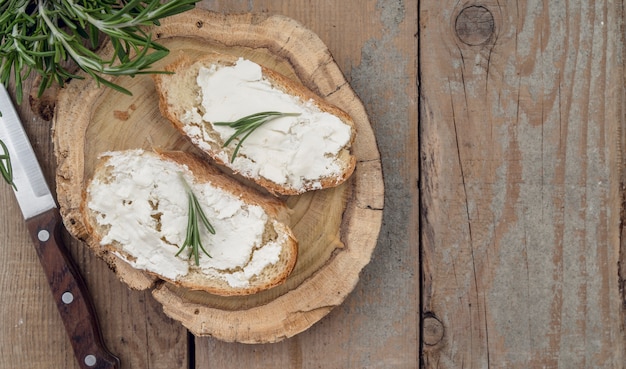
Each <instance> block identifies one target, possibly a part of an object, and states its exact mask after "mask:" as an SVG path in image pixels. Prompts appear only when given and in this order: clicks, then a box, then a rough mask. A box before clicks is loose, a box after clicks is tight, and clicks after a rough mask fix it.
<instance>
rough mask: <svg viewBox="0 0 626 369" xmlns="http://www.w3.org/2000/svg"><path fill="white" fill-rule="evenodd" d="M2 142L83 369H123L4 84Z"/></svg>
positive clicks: (0, 89) (1, 88)
mask: <svg viewBox="0 0 626 369" xmlns="http://www.w3.org/2000/svg"><path fill="white" fill-rule="evenodd" d="M0 112H1V113H2V116H1V117H0V140H2V141H3V142H4V143H5V145H6V146H7V149H8V153H9V156H10V158H11V164H12V168H13V183H14V185H15V186H14V191H15V197H16V198H17V202H18V204H19V206H20V208H21V210H22V214H23V215H24V219H25V220H26V225H27V227H28V231H29V233H30V235H31V237H32V238H33V241H34V244H35V248H36V249H37V255H38V256H39V261H40V262H41V265H42V267H43V269H44V272H45V274H46V278H47V279H48V284H49V285H50V290H51V291H52V295H53V296H54V300H55V302H56V305H57V308H58V310H59V313H60V314H61V318H62V320H63V324H64V325H65V330H66V331H67V334H68V336H69V339H70V341H71V343H72V348H73V349H74V354H75V355H76V359H77V360H78V365H79V367H80V368H82V369H113V368H119V366H120V361H119V359H118V358H117V357H116V356H114V355H113V354H112V353H111V352H109V350H108V349H107V348H106V346H105V345H104V341H103V339H102V334H101V332H100V328H99V326H98V319H97V316H96V312H95V309H94V307H93V304H92V302H91V297H90V295H89V292H88V291H87V287H86V285H85V282H84V280H83V278H82V276H81V275H80V272H79V271H78V268H77V267H76V264H74V262H73V260H72V257H71V255H70V254H69V252H68V250H67V248H66V247H65V244H64V243H63V239H62V238H61V233H60V226H61V216H60V214H59V211H58V208H57V204H56V202H55V200H54V198H53V197H52V193H51V192H50V189H49V187H48V185H47V183H46V179H45V178H44V176H43V172H42V171H41V167H40V166H39V163H38V162H37V158H36V156H35V152H34V151H33V148H32V147H31V145H30V142H29V141H28V136H27V135H26V132H25V131H24V127H23V126H22V124H21V122H20V118H19V116H18V114H17V112H16V111H15V107H14V106H13V103H12V102H11V98H10V96H9V94H8V93H7V90H6V88H5V87H4V85H2V84H0Z"/></svg>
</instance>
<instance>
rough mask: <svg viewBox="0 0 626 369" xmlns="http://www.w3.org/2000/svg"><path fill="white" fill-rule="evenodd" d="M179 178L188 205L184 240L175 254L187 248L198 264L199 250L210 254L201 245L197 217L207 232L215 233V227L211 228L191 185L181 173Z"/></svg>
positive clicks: (207, 254)
mask: <svg viewBox="0 0 626 369" xmlns="http://www.w3.org/2000/svg"><path fill="white" fill-rule="evenodd" d="M180 178H181V181H182V182H183V185H184V187H185V190H186V191H187V198H188V201H189V205H188V211H187V232H186V235H185V241H184V242H183V244H182V246H181V247H180V249H179V250H178V252H177V253H176V256H178V255H180V253H181V252H182V251H183V250H185V249H187V248H189V249H190V253H189V257H190V258H191V257H192V256H193V258H194V262H195V264H196V265H200V250H202V252H204V254H205V255H206V256H208V257H211V255H209V253H208V252H207V251H206V249H205V248H204V246H203V245H202V241H201V238H200V224H199V223H198V218H200V222H202V224H203V225H204V226H205V227H206V229H207V230H208V231H209V233H211V234H215V228H213V226H212V225H211V223H210V222H209V220H208V218H207V216H206V214H204V211H203V210H202V207H201V206H200V202H199V201H198V198H197V197H196V195H195V194H194V193H193V191H192V190H191V186H189V184H188V183H187V181H185V178H184V177H183V175H182V174H180Z"/></svg>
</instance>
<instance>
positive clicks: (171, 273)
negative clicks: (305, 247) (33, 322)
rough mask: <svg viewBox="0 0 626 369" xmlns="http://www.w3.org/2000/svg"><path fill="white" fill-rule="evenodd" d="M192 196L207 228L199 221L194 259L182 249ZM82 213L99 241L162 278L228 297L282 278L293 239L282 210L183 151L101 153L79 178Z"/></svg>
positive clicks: (292, 258) (291, 261)
mask: <svg viewBox="0 0 626 369" xmlns="http://www.w3.org/2000/svg"><path fill="white" fill-rule="evenodd" d="M189 191H192V193H193V194H194V195H195V196H196V198H197V199H198V201H199V203H200V206H201V208H202V209H203V211H204V213H205V214H206V216H207V218H208V220H209V222H210V223H211V225H212V226H213V227H214V230H215V234H210V233H209V232H208V231H207V229H206V227H205V226H204V225H202V223H201V222H199V224H200V225H199V229H200V234H201V236H200V237H201V241H202V245H203V246H204V249H205V250H206V251H207V252H208V254H209V255H210V257H209V256H207V255H205V254H204V253H203V252H202V251H201V250H200V249H199V252H198V254H199V263H198V265H196V262H195V258H194V257H192V256H191V255H190V251H189V250H190V248H185V249H184V250H183V251H182V252H181V253H180V255H179V256H176V254H177V253H178V251H179V249H180V248H181V245H182V244H183V242H184V240H185V238H186V232H187V228H188V214H189V204H190V199H189V197H188V195H189ZM82 211H83V217H84V219H85V222H86V224H87V227H88V228H89V231H90V233H91V234H92V235H94V237H92V239H93V242H97V244H98V245H99V246H100V247H104V248H106V249H108V250H109V252H111V253H113V254H115V255H116V256H117V257H119V258H121V259H122V260H124V261H126V262H127V263H129V264H130V265H131V266H133V267H134V268H136V269H140V270H144V271H146V272H148V273H150V274H153V275H156V276H158V278H161V279H163V280H166V281H170V282H172V283H175V284H178V285H181V286H184V287H187V288H190V289H194V290H204V291H207V292H209V293H213V294H217V295H223V296H230V295H246V294H252V293H256V292H259V291H262V290H265V289H268V288H270V287H273V286H276V285H278V284H280V283H282V282H283V281H285V279H286V278H287V276H288V275H289V274H290V273H291V271H292V270H293V268H294V266H295V263H296V259H297V253H298V250H297V242H296V240H295V237H294V235H293V233H292V231H291V230H290V229H289V227H288V226H287V223H286V222H287V220H288V216H289V214H288V209H287V207H286V206H285V205H284V204H283V203H282V202H280V201H279V200H277V199H276V198H274V197H271V196H268V195H261V194H259V193H257V192H255V191H253V190H251V189H249V188H247V187H244V186H243V185H241V184H239V183H238V182H236V181H235V180H234V179H232V178H229V177H228V176H226V175H224V174H220V173H219V171H218V170H217V169H215V168H212V167H211V166H209V165H207V164H206V162H205V161H203V160H200V159H199V158H198V157H196V156H194V155H192V154H188V153H184V152H151V151H143V150H126V151H116V152H108V153H105V154H103V155H102V156H101V158H100V161H99V162H98V166H97V167H96V169H95V172H94V175H93V178H92V179H91V180H90V181H89V182H88V183H87V184H86V188H85V193H84V201H83V204H82Z"/></svg>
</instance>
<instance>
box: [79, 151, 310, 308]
mask: <svg viewBox="0 0 626 369" xmlns="http://www.w3.org/2000/svg"><path fill="white" fill-rule="evenodd" d="M155 153H156V154H157V155H159V157H160V158H161V159H162V160H168V161H171V162H174V163H176V164H178V165H181V166H183V165H184V166H186V167H187V168H188V169H189V170H190V171H191V172H192V173H193V174H194V177H195V179H196V181H197V182H198V183H207V182H210V183H211V185H212V186H214V187H217V188H220V189H222V190H225V191H227V192H229V193H231V194H233V195H235V196H237V197H238V198H240V199H241V200H242V201H244V202H245V203H246V204H249V205H258V206H260V207H261V208H263V210H264V211H265V212H266V213H267V215H268V216H269V218H270V221H271V222H272V225H273V227H274V230H275V231H276V232H277V233H284V234H286V239H285V242H284V243H283V244H282V245H281V246H282V247H281V253H280V257H279V262H278V263H277V264H279V263H280V264H281V268H280V270H279V271H278V273H275V274H273V275H272V276H271V278H269V279H267V280H262V279H261V278H260V277H259V275H257V276H255V277H252V278H251V279H250V284H249V286H247V287H242V288H235V287H232V286H230V285H229V284H228V283H227V282H226V281H224V280H222V279H220V278H213V277H210V276H207V275H206V274H202V273H201V271H199V269H197V268H194V267H191V268H190V272H189V273H188V275H186V276H183V277H181V278H179V279H177V280H171V279H168V278H166V277H164V276H162V275H160V274H158V273H155V272H153V271H146V270H143V272H145V273H146V274H147V275H149V276H152V277H154V278H158V279H162V280H165V281H168V282H170V283H173V284H175V285H179V286H182V287H185V288H189V289H192V290H202V291H205V292H208V293H212V294H216V295H221V296H235V295H249V294H253V293H257V292H260V291H263V290H266V289H269V288H271V287H274V286H277V285H280V284H282V283H283V282H284V281H285V280H286V279H287V277H288V276H289V274H290V273H291V271H292V270H293V268H294V267H295V265H296V262H297V255H298V243H297V241H296V239H295V236H294V235H293V232H292V231H291V229H290V228H289V227H288V226H287V225H286V224H287V221H288V218H289V210H288V208H287V207H286V206H285V205H284V203H282V202H281V201H280V200H278V199H277V198H275V197H272V196H268V195H264V194H262V193H259V192H258V191H256V190H254V189H251V188H248V187H246V186H244V185H242V184H241V183H239V182H237V181H235V180H234V179H232V178H229V177H228V176H227V175H225V174H223V173H221V172H220V171H219V170H217V169H216V168H213V167H212V166H210V165H208V164H207V163H206V161H205V160H203V159H201V158H199V157H197V156H196V155H193V154H191V153H186V152H181V151H155ZM107 162H108V157H107V156H106V154H105V155H104V156H103V157H102V158H101V160H100V162H99V163H98V165H97V167H96V169H95V171H94V176H93V178H91V179H90V180H89V181H88V183H87V185H86V186H85V187H84V190H83V202H82V204H81V212H82V215H83V219H84V220H85V225H86V228H87V230H88V232H89V235H90V237H89V238H88V239H87V240H86V241H87V243H88V244H89V245H90V247H91V248H92V249H94V250H97V252H98V254H99V255H100V256H101V257H104V258H105V259H106V258H107V255H108V259H111V258H115V259H117V260H120V261H121V262H123V263H127V262H126V261H125V260H124V259H123V258H121V257H119V256H117V255H115V254H114V253H113V252H117V253H119V252H120V250H119V249H118V248H117V247H116V246H115V245H111V244H109V245H101V241H102V238H103V236H104V232H105V231H106V230H105V229H102V227H100V226H99V225H98V224H97V222H96V220H95V216H96V214H95V213H94V212H93V211H91V210H90V209H89V206H88V205H87V204H88V202H89V198H90V197H89V193H88V191H87V188H88V186H89V184H90V183H91V182H92V181H93V180H94V179H95V178H101V177H102V176H103V175H106V166H107ZM107 262H108V263H109V265H114V264H117V263H112V260H107ZM127 264H128V263H127ZM128 265H129V266H130V264H128ZM273 266H274V265H268V266H266V267H265V269H264V270H263V271H262V272H261V273H260V275H263V274H264V273H265V272H266V271H267V270H269V269H268V268H270V269H272V268H273ZM131 268H132V266H131ZM131 287H133V286H132V285H131Z"/></svg>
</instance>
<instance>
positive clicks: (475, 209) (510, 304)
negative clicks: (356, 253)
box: [420, 1, 626, 368]
mask: <svg viewBox="0 0 626 369" xmlns="http://www.w3.org/2000/svg"><path fill="white" fill-rule="evenodd" d="M622 6H623V5H622V4H621V2H620V3H619V4H617V3H613V2H608V1H582V2H573V1H562V2H526V1H523V2H517V1H515V2H514V1H483V2H454V1H445V2H439V1H424V2H422V4H421V9H422V11H421V14H420V22H421V40H422V43H421V48H420V52H421V53H420V55H421V60H420V65H421V75H422V77H423V78H422V79H421V84H422V91H423V95H422V97H421V98H422V100H423V102H424V104H423V106H422V107H421V110H420V116H421V130H420V135H421V139H422V145H421V151H420V154H421V164H422V168H423V169H422V174H423V176H422V178H423V179H424V181H423V182H422V186H421V188H422V191H423V192H422V199H423V203H422V204H423V208H422V210H423V211H422V218H421V220H422V241H423V244H422V247H423V256H424V259H423V260H422V262H423V270H424V289H423V302H422V304H423V309H424V312H425V316H424V317H425V323H424V327H425V328H426V327H429V329H428V330H424V344H425V346H424V353H423V354H424V365H425V367H426V368H460V367H465V368H489V367H494V368H504V367H506V368H557V367H558V368H590V367H593V368H623V367H624V362H625V356H624V350H625V348H626V345H625V342H624V332H623V324H622V323H621V322H623V320H622V319H623V318H624V315H623V313H624V311H623V305H622V303H623V301H622V298H623V296H620V286H619V277H618V267H619V263H620V238H621V235H620V228H621V223H620V222H621V219H620V217H621V215H622V214H621V212H622V208H621V206H622V200H621V199H622V197H621V195H620V194H621V191H622V190H623V188H622V175H623V174H622V173H623V171H622V166H623V162H622V152H623V142H621V139H622V137H623V131H622V129H623V125H624V112H623V106H624V100H623V91H622V90H623V81H624V73H623V19H622V17H623V13H622ZM621 262H622V263H623V256H622V260H621ZM427 323H428V324H427Z"/></svg>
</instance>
